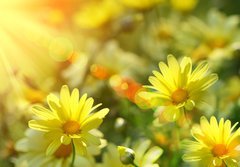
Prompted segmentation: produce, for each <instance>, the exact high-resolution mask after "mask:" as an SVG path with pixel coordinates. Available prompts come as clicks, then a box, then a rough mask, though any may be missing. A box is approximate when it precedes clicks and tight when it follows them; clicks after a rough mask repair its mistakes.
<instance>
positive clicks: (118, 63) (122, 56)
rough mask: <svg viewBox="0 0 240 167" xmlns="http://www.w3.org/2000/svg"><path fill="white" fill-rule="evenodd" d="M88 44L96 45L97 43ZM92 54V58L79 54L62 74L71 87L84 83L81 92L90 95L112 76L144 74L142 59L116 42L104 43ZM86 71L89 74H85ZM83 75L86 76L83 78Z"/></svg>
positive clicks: (127, 76) (87, 54)
mask: <svg viewBox="0 0 240 167" xmlns="http://www.w3.org/2000/svg"><path fill="white" fill-rule="evenodd" d="M90 44H92V45H98V43H97V44H96V43H90ZM89 52H91V51H89ZM93 54H94V55H93V58H91V55H90V53H88V52H84V53H82V54H79V55H78V56H77V58H76V60H75V61H74V62H72V63H71V64H70V65H69V66H68V67H67V68H66V69H65V70H64V71H63V72H62V75H63V77H64V78H65V79H66V80H67V83H68V84H69V85H70V86H71V87H77V86H79V85H80V84H81V83H82V82H84V85H83V89H82V91H84V92H87V93H89V94H92V93H96V92H97V91H99V90H100V89H101V88H102V87H103V86H104V85H106V83H107V82H105V81H108V80H109V79H111V77H112V76H114V75H120V76H122V77H123V78H133V76H134V75H135V74H140V73H143V72H144V70H143V69H144V68H143V67H144V65H145V63H144V62H143V59H141V58H140V57H138V56H137V55H135V54H133V53H131V52H127V51H124V50H123V49H121V48H120V47H119V44H118V43H117V42H116V41H109V42H106V44H105V45H104V46H103V47H102V48H100V49H99V51H97V52H94V53H93ZM106 60H107V61H106ZM90 63H91V64H90ZM140 67H142V68H140ZM88 70H89V73H87V72H88ZM76 75H77V76H79V77H76ZM84 75H87V76H85V78H84ZM84 79H85V80H84Z"/></svg>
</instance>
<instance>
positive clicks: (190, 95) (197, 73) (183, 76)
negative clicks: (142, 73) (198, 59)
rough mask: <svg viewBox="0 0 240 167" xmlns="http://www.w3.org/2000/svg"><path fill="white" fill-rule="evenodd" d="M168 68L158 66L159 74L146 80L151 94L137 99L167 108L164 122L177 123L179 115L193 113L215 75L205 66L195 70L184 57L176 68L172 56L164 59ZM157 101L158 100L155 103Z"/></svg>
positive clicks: (142, 93) (213, 80)
mask: <svg viewBox="0 0 240 167" xmlns="http://www.w3.org/2000/svg"><path fill="white" fill-rule="evenodd" d="M167 61H168V65H166V64H165V63H163V62H160V63H159V68H160V71H161V73H160V72H158V71H153V74H154V76H150V77H149V82H150V83H151V84H152V86H145V87H146V88H150V89H153V90H154V92H140V96H141V97H143V98H144V99H147V100H148V101H151V102H152V103H153V102H156V101H157V105H158V106H167V108H165V110H164V111H165V112H164V113H163V116H165V117H166V119H167V120H169V121H173V120H176V119H177V118H178V117H179V116H180V113H181V111H184V110H192V109H193V108H194V107H195V106H196V103H198V102H199V101H203V95H204V92H205V90H206V89H207V88H209V87H210V86H211V85H213V83H214V82H216V81H217V79H218V77H217V75H216V74H210V73H209V72H208V68H209V66H208V63H207V62H202V63H200V64H199V65H198V66H197V67H196V68H195V69H194V70H193V69H192V61H191V59H190V58H189V57H184V58H183V59H182V61H181V63H180V64H179V63H178V61H177V60H176V58H175V57H174V56H172V55H169V56H168V57H167ZM155 99H157V100H155Z"/></svg>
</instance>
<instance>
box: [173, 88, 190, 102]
mask: <svg viewBox="0 0 240 167" xmlns="http://www.w3.org/2000/svg"><path fill="white" fill-rule="evenodd" d="M187 98H188V92H187V91H186V90H184V89H182V88H179V89H177V90H175V91H174V92H173V94H172V101H173V103H175V104H179V103H182V102H184V101H186V100H187Z"/></svg>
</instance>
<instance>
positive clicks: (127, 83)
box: [109, 75, 142, 102]
mask: <svg viewBox="0 0 240 167" xmlns="http://www.w3.org/2000/svg"><path fill="white" fill-rule="evenodd" d="M109 83H110V86H111V87H112V88H113V89H114V90H115V91H116V92H117V93H118V94H119V95H120V96H123V97H126V98H128V99H129V100H130V101H132V102H135V95H136V93H137V92H138V90H139V89H140V88H141V87H142V86H141V85H140V84H139V83H137V82H136V81H134V80H133V79H131V78H126V77H121V76H119V75H114V76H112V77H111V78H110V80H109Z"/></svg>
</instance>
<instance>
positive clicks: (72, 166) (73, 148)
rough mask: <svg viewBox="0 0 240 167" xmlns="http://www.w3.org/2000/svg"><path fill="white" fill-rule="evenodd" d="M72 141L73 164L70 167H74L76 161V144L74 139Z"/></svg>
mask: <svg viewBox="0 0 240 167" xmlns="http://www.w3.org/2000/svg"><path fill="white" fill-rule="evenodd" d="M71 143H72V152H73V153H72V162H71V165H70V167H74V161H75V155H76V152H75V146H74V143H73V141H72V142H71Z"/></svg>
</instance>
